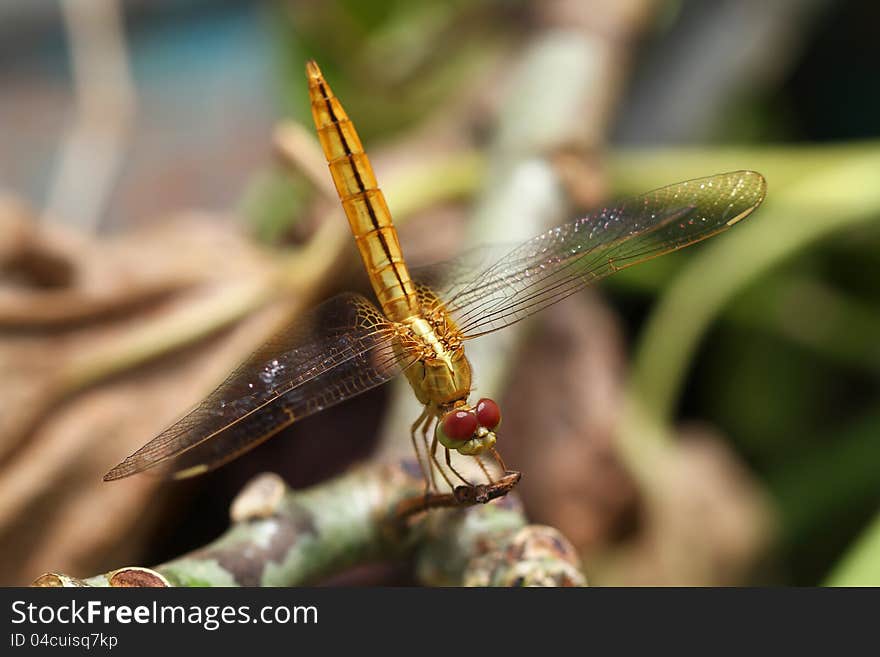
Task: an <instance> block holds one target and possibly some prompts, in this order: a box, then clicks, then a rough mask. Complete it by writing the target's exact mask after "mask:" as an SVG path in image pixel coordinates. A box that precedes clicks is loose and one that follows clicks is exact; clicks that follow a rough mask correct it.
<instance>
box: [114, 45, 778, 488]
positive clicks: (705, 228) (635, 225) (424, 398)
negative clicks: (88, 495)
mask: <svg viewBox="0 0 880 657" xmlns="http://www.w3.org/2000/svg"><path fill="white" fill-rule="evenodd" d="M306 72H307V77H308V83H309V94H310V98H311V107H312V115H313V118H314V121H315V127H316V128H317V132H318V137H319V138H320V142H321V146H322V148H323V150H324V154H325V156H326V158H327V162H328V165H329V168H330V174H331V176H332V177H333V181H334V183H335V185H336V189H337V191H338V193H339V197H340V199H341V201H342V207H343V208H344V210H345V214H346V216H347V217H348V221H349V224H350V226H351V230H352V233H353V235H354V239H355V242H356V243H357V247H358V250H359V251H360V255H361V258H362V259H363V262H364V266H365V267H366V270H367V273H368V275H369V278H370V281H371V283H372V286H373V290H374V292H375V295H376V298H377V299H378V302H379V308H377V307H376V306H375V305H374V304H373V303H371V302H370V301H369V300H368V299H366V298H364V297H363V296H361V295H358V294H342V295H339V296H336V297H334V298H332V299H330V300H329V301H326V302H324V303H323V304H321V305H320V306H318V307H317V308H316V309H314V310H313V311H311V312H310V313H308V314H306V315H305V316H301V317H299V318H298V319H297V320H295V321H294V322H292V323H291V324H290V326H288V327H287V328H286V329H285V330H283V331H282V332H280V333H279V334H278V335H276V336H275V337H274V338H273V339H271V340H270V341H269V342H268V343H267V344H265V345H263V346H262V347H261V348H260V349H259V350H258V351H257V352H256V353H254V354H253V355H252V356H251V357H250V358H248V359H247V361H246V362H244V363H243V364H242V365H241V366H239V367H238V368H237V369H236V370H235V371H234V372H233V373H232V374H231V375H230V376H229V378H227V379H226V381H224V382H223V383H222V384H221V385H220V386H219V387H218V388H217V389H216V390H215V391H214V392H213V393H211V394H210V395H209V396H208V397H207V398H206V399H205V400H204V401H202V402H201V403H200V404H199V405H198V406H197V407H196V408H195V409H193V410H192V411H191V412H189V413H188V414H187V415H185V416H184V417H183V418H182V419H180V420H178V421H177V422H176V423H174V424H173V425H171V426H170V427H169V428H167V429H166V430H165V431H163V432H162V433H161V434H159V435H158V436H157V437H156V438H154V439H153V440H151V441H150V442H149V443H147V444H146V445H144V446H143V447H141V448H140V449H139V450H137V451H136V452H135V453H134V454H132V455H131V456H129V457H128V458H126V459H125V460H124V461H123V462H122V463H120V464H119V465H117V466H116V467H114V468H113V469H112V470H110V471H109V472H108V473H107V474H106V475H105V477H104V478H105V480H112V479H119V478H122V477H127V476H129V475H132V474H134V473H137V472H141V471H143V470H147V469H150V468H153V467H156V466H160V465H162V466H165V467H166V468H168V469H170V471H171V472H172V473H174V475H175V476H177V477H185V476H190V475H195V474H199V473H202V472H205V471H207V470H210V469H212V468H215V467H217V466H219V465H222V464H223V463H226V462H227V461H230V460H231V459H234V458H235V457H237V456H239V455H240V454H242V453H243V452H245V451H247V450H249V449H251V448H252V447H254V446H256V445H258V444H259V443H261V442H263V441H264V440H266V439H268V438H269V437H271V436H272V435H274V434H276V433H277V432H278V431H280V430H281V429H283V428H285V427H287V426H289V425H291V424H293V423H294V422H296V421H298V420H300V419H302V418H304V417H307V416H309V415H311V414H313V413H316V412H318V411H321V410H323V409H325V408H328V407H330V406H333V405H335V404H338V403H339V402H341V401H344V400H346V399H349V398H351V397H354V396H355V395H359V394H361V393H362V392H364V391H366V390H369V389H371V388H373V387H375V386H378V385H381V384H383V383H385V382H387V381H389V380H390V379H392V378H393V377H395V376H396V375H398V374H400V373H403V374H404V376H406V378H407V379H408V381H409V383H410V385H411V386H412V389H413V392H414V393H415V395H416V397H417V398H418V400H419V402H421V403H422V404H423V406H424V409H423V411H422V414H421V415H420V416H419V417H418V419H417V420H416V421H415V422H414V423H413V425H412V428H411V431H410V437H411V440H412V444H413V448H414V449H415V452H416V457H417V460H418V462H419V466H420V467H421V470H422V474H423V476H424V479H425V485H426V490H427V491H430V492H432V493H434V494H437V495H439V489H438V487H437V478H436V474H435V473H439V474H440V475H441V477H442V479H443V480H444V481H445V482H446V484H447V485H448V486H449V487H450V489H462V488H463V489H465V490H473V489H474V486H475V485H474V484H473V483H472V482H471V481H470V480H468V479H467V478H465V477H464V476H463V475H462V474H461V473H460V472H459V471H458V470H457V469H456V468H455V467H454V465H453V462H452V459H451V453H452V452H458V453H459V454H462V455H465V456H469V457H473V458H474V459H476V461H477V463H478V464H479V466H480V468H481V469H482V471H483V473H484V475H485V476H486V477H487V479H488V481H489V482H496V481H498V479H496V477H499V474H500V477H501V478H503V477H504V476H506V475H508V474H510V473H508V472H507V469H506V467H505V465H504V462H503V461H502V459H501V456H500V455H499V453H498V451H497V449H496V446H495V445H496V441H497V434H496V430H497V428H498V426H499V424H500V422H501V411H500V409H499V406H498V404H497V403H496V402H495V401H493V400H491V399H478V400H475V401H472V400H471V389H472V373H471V366H470V363H469V362H468V359H467V356H466V355H465V344H466V343H467V342H468V341H469V340H472V339H474V338H478V337H479V336H481V335H485V334H487V333H490V332H492V331H497V330H499V329H502V328H504V327H507V326H510V325H511V324H513V323H515V322H518V321H520V320H521V319H523V318H525V317H528V316H529V315H532V314H534V313H536V312H538V311H540V310H542V309H544V308H546V307H547V306H549V305H551V304H554V303H556V302H557V301H559V300H561V299H564V298H565V297H567V296H569V295H571V294H574V293H575V292H577V291H579V290H581V289H583V288H584V287H586V286H588V285H591V284H593V283H595V282H596V281H598V280H600V279H602V278H604V277H605V276H608V275H609V274H612V273H614V272H616V271H618V270H620V269H624V268H626V267H630V266H632V265H635V264H638V263H640V262H643V261H645V260H648V259H650V258H654V257H656V256H659V255H662V254H665V253H668V252H670V251H675V250H677V249H681V248H683V247H686V246H688V245H690V244H694V243H695V242H699V241H701V240H703V239H706V238H707V237H711V236H712V235H715V234H716V233H720V232H721V231H724V230H726V229H727V228H729V227H730V226H733V225H734V224H735V223H737V222H739V221H741V220H742V219H743V218H745V217H746V216H748V215H749V214H750V213H751V212H752V211H753V210H754V209H755V208H757V207H758V205H760V203H761V201H762V200H763V199H764V195H765V192H766V183H765V180H764V178H763V176H761V174H759V173H756V172H753V171H735V172H732V173H723V174H718V175H714V176H710V177H706V178H699V179H695V180H689V181H687V182H680V183H676V184H673V185H669V186H667V187H662V188H660V189H656V190H654V191H651V192H648V193H646V194H644V195H642V196H638V197H633V198H629V199H626V200H623V201H621V202H619V203H617V204H615V205H612V206H609V207H607V208H605V209H602V210H600V211H597V212H594V213H592V214H590V215H588V216H585V217H582V218H579V219H576V220H574V221H571V222H569V223H567V224H564V225H562V226H558V227H556V228H552V229H550V230H548V231H546V232H545V233H543V234H541V235H538V236H536V237H534V238H532V239H530V240H528V241H526V242H524V243H522V244H520V245H519V246H515V247H513V248H511V249H509V251H508V252H506V253H503V254H502V255H501V256H500V257H495V256H494V255H493V253H496V252H495V251H493V250H488V251H486V252H485V253H486V254H487V255H486V257H485V259H484V260H485V261H484V262H483V263H482V264H481V265H479V266H476V267H474V266H473V265H471V264H466V263H471V262H472V261H475V260H476V261H479V258H476V259H475V258H473V254H471V256H470V257H469V258H467V259H464V260H462V261H460V262H459V263H458V264H457V265H456V264H455V263H453V264H452V265H451V266H450V267H449V268H448V269H447V271H449V270H455V271H457V272H458V275H457V281H456V282H455V283H453V284H450V285H446V286H445V287H444V286H442V285H440V286H437V285H431V284H427V283H425V282H424V281H423V280H420V278H419V276H415V277H413V276H411V275H410V272H409V269H408V268H407V264H406V261H405V260H404V257H403V254H402V252H401V249H400V244H399V242H398V238H397V231H396V230H395V227H394V223H393V222H392V220H391V214H390V213H389V211H388V206H387V205H386V202H385V197H384V196H383V195H382V192H381V190H380V189H379V187H378V185H377V183H376V176H375V175H374V173H373V169H372V167H371V166H370V161H369V159H368V158H367V155H366V154H365V153H364V149H363V146H362V145H361V142H360V139H359V138H358V135H357V132H356V131H355V128H354V125H353V124H352V122H351V120H350V119H349V118H348V115H347V114H346V113H345V110H343V108H342V105H341V104H340V102H339V100H338V99H337V98H336V96H335V95H334V94H333V91H332V90H331V89H330V86H329V85H328V84H327V81H326V80H325V79H324V77H323V75H322V74H321V70H320V69H319V68H318V66H317V64H315V63H314V62H309V63H308V64H307V65H306ZM477 253H478V254H479V250H478V251H477ZM462 272H464V274H465V275H464V276H462V275H461V274H462ZM380 308H381V310H380ZM432 427H433V434H432V433H431V429H432ZM440 448H442V450H443V462H442V463H441V460H440V458H439V457H438V450H439V449H440ZM484 456H485V457H487V458H489V459H491V460H490V461H489V462H488V464H487V463H484V461H483V457H484ZM499 469H500V472H499ZM490 470H495V476H494V477H493V475H492V474H491V472H490ZM515 474H516V479H515V480H518V473H515ZM515 480H514V483H515ZM458 482H461V484H463V486H462V485H461V484H460V485H458V486H456V483H458ZM472 497H473V496H471V498H472ZM461 499H468V496H467V495H464V497H463V498H461Z"/></svg>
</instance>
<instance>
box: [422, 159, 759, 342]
mask: <svg viewBox="0 0 880 657" xmlns="http://www.w3.org/2000/svg"><path fill="white" fill-rule="evenodd" d="M766 189H767V183H766V181H765V180H764V177H763V176H761V174H759V173H756V172H754V171H734V172H731V173H723V174H718V175H715V176H710V177H707V178H697V179H695V180H689V181H687V182H681V183H677V184H674V185H669V186H667V187H661V188H660V189H656V190H654V191H652V192H648V193H647V194H644V195H642V196H638V197H633V198H629V199H626V200H624V201H621V202H620V203H618V204H617V205H614V206H612V207H608V208H605V209H603V210H601V211H598V212H595V213H592V214H590V215H588V216H586V217H583V218H581V219H577V220H575V221H572V222H570V223H567V224H564V225H562V226H558V227H557V228H552V229H550V230H548V231H547V232H545V233H543V234H541V235H538V236H537V237H534V238H532V239H530V240H528V241H527V242H524V243H523V244H521V245H519V246H517V247H515V248H513V249H511V250H508V251H506V252H505V253H504V254H503V255H500V256H499V255H497V254H496V253H495V252H494V250H493V251H489V252H487V253H489V255H487V256H485V257H484V260H485V261H486V262H488V263H489V264H488V265H487V266H484V267H482V268H481V269H478V270H477V273H474V270H473V269H472V270H471V273H470V282H469V283H462V280H461V274H460V271H461V270H462V269H464V268H465V267H466V266H467V264H466V262H465V263H464V267H462V266H460V265H459V264H450V265H446V266H435V267H431V268H427V269H426V270H425V271H424V275H425V276H428V277H431V276H435V277H441V276H442V275H443V273H444V271H445V272H449V273H451V274H453V275H457V276H458V279H457V280H452V281H451V282H447V283H446V284H445V285H437V284H436V282H434V281H430V280H429V281H428V284H429V285H432V284H433V285H434V289H435V290H437V291H438V292H439V295H440V298H441V299H443V301H444V302H445V304H446V310H447V311H448V312H449V313H450V314H451V315H452V317H453V319H454V320H455V322H456V324H457V325H458V328H459V330H460V331H461V333H462V334H463V336H464V337H465V338H475V337H477V336H479V335H483V334H485V333H490V332H492V331H496V330H498V329H500V328H503V327H505V326H508V325H510V324H513V323H514V322H517V321H519V320H521V319H523V318H525V317H527V316H529V315H532V314H534V313H536V312H538V311H540V310H542V309H544V308H546V307H547V306H549V305H551V304H554V303H556V302H557V301H560V300H561V299H564V298H565V297H567V296H569V295H571V294H573V293H575V292H577V291H578V290H580V289H582V288H584V287H586V286H587V285H590V284H592V283H595V282H596V281H598V280H600V279H602V278H604V277H605V276H608V275H609V274H612V273H614V272H616V271H618V270H620V269H624V268H626V267H631V266H632V265H635V264H638V263H640V262H644V261H645V260H649V259H650V258H655V257H657V256H659V255H663V254H664V253H669V252H670V251H675V250H677V249H681V248H684V247H686V246H689V245H690V244H694V243H695V242H699V241H701V240H704V239H706V238H707V237H711V236H712V235H715V234H716V233H720V232H721V231H723V230H726V229H727V228H729V227H730V226H732V225H733V224H735V223H736V222H738V221H740V220H741V219H743V218H745V217H746V216H747V215H748V214H749V213H751V212H752V211H753V210H754V209H755V208H757V207H758V205H760V203H761V201H763V199H764V195H765V193H766ZM465 257H466V261H470V262H476V261H477V260H478V259H479V255H478V254H468V255H467V256H465ZM457 272H458V273H457Z"/></svg>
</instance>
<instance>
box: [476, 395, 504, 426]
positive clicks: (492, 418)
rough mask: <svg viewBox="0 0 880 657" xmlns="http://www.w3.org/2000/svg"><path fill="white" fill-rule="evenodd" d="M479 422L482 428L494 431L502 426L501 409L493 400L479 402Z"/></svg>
mask: <svg viewBox="0 0 880 657" xmlns="http://www.w3.org/2000/svg"><path fill="white" fill-rule="evenodd" d="M477 421H478V422H479V423H480V426H481V427H486V428H487V429H494V428H495V427H497V426H498V425H499V424H501V409H500V408H499V407H498V404H496V403H495V402H494V401H492V400H491V399H481V400H480V401H478V402H477Z"/></svg>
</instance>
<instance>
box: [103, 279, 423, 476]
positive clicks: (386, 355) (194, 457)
mask: <svg viewBox="0 0 880 657" xmlns="http://www.w3.org/2000/svg"><path fill="white" fill-rule="evenodd" d="M414 360H415V358H414V357H410V358H409V359H408V358H407V357H406V356H405V355H403V353H402V352H401V351H400V349H399V348H398V346H397V338H396V332H395V330H394V327H393V325H392V324H391V323H389V322H388V320H386V319H385V318H384V317H383V316H382V314H381V313H380V312H379V311H378V310H377V309H376V307H375V306H374V305H373V304H371V303H370V302H369V301H367V299H365V298H364V297H362V296H360V295H357V294H342V295H339V296H336V297H333V298H332V299H330V300H328V301H326V302H325V303H323V304H321V305H320V306H318V307H317V308H315V309H314V310H312V311H311V312H309V313H307V314H306V315H304V316H301V317H299V318H298V319H297V320H295V321H294V322H292V323H291V325H290V326H288V327H286V328H285V329H284V330H283V331H281V332H280V333H278V334H277V335H276V336H275V337H274V338H272V339H271V340H269V341H268V342H267V343H266V344H265V345H264V346H262V347H261V348H260V349H259V350H258V351H257V352H255V353H254V354H253V355H252V356H250V357H249V358H248V359H247V360H246V361H245V362H244V363H242V364H241V365H240V366H239V367H238V368H237V369H236V370H235V371H234V372H233V373H232V374H231V375H230V376H229V377H228V378H227V379H226V381H224V382H223V383H222V384H221V385H220V386H219V387H218V388H217V389H216V390H215V391H214V392H213V393H211V394H210V395H209V396H208V397H207V398H206V399H205V400H203V401H202V402H201V403H200V404H199V405H198V406H196V407H195V408H194V409H193V410H192V411H190V412H189V413H188V414H187V415H185V416H184V417H183V418H181V419H180V420H178V421H177V422H175V423H174V424H173V425H171V426H170V427H169V428H168V429H166V430H165V431H163V432H162V433H161V434H159V435H158V436H156V437H155V438H154V439H153V440H151V441H150V442H149V443H147V444H146V445H144V446H143V447H141V448H140V449H139V450H138V451H136V452H135V453H134V454H132V455H131V456H129V457H128V458H126V459H125V460H124V461H123V462H122V463H120V464H119V465H117V466H116V467H115V468H113V469H112V470H110V472H108V473H107V474H106V475H105V476H104V479H105V480H112V479H120V478H122V477H127V476H129V475H132V474H134V473H136V472H141V471H143V470H147V469H149V468H153V467H155V466H158V465H160V464H161V465H164V466H166V467H167V468H168V469H169V470H170V471H171V472H173V473H175V476H176V477H186V476H189V475H194V474H199V473H201V472H204V471H207V470H210V469H212V468H215V467H217V466H219V465H222V464H223V463H226V462H227V461H229V460H231V459H233V458H235V457H236V456H238V455H239V454H241V453H242V452H245V451H247V450H248V449H250V448H252V447H255V446H256V445H258V444H259V443H261V442H263V441H264V440H266V439H267V438H269V437H271V436H272V435H274V434H275V433H277V432H278V431H280V430H281V429H283V428H284V427H287V426H289V425H290V424H292V423H293V422H295V421H297V420H300V419H302V418H304V417H306V416H308V415H311V414H312V413H316V412H318V411H320V410H322V409H324V408H327V407H329V406H333V405H334V404H337V403H339V402H341V401H343V400H345V399H349V398H351V397H354V396H355V395H358V394H360V393H362V392H364V391H366V390H369V389H370V388H373V387H375V386H377V385H380V384H382V383H385V382H386V381H388V380H389V379H391V378H392V377H393V376H395V375H396V374H397V373H398V372H400V371H401V370H402V369H403V368H405V367H406V366H408V365H409V364H411V362H413V361H414Z"/></svg>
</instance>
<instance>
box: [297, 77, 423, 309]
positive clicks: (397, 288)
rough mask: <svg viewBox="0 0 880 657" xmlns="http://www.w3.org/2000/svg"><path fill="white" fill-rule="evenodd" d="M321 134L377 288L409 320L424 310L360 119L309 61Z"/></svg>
mask: <svg viewBox="0 0 880 657" xmlns="http://www.w3.org/2000/svg"><path fill="white" fill-rule="evenodd" d="M306 71H307V73H308V77H309V96H310V98H311V102H312V117H313V118H314V119H315V127H316V128H317V130H318V138H319V139H320V141H321V147H322V148H323V149H324V156H325V157H326V158H327V163H328V165H329V166H330V173H331V175H332V176H333V182H334V183H335V185H336V191H337V192H338V193H339V198H340V199H341V201H342V207H343V209H344V210H345V215H346V216H347V217H348V223H349V225H350V226H351V231H352V233H353V234H354V238H355V241H356V243H357V247H358V250H359V251H360V254H361V258H362V259H363V261H364V266H365V267H366V268H367V273H368V274H369V276H370V281H371V282H372V284H373V290H374V291H375V293H376V297H377V298H378V300H379V303H380V304H381V305H382V310H383V311H384V312H385V315H386V316H387V317H388V318H389V319H391V320H394V321H403V320H405V319H407V318H408V317H412V316H413V315H415V314H417V313H418V302H417V299H416V291H415V287H414V285H413V283H412V280H411V279H410V277H409V271H407V268H406V264H405V262H404V260H403V255H402V253H401V250H400V243H399V241H398V239H397V230H396V229H395V228H394V224H393V223H392V221H391V213H390V212H389V211H388V205H387V204H386V203H385V197H384V196H383V194H382V190H380V189H379V187H378V186H377V184H376V176H375V174H374V173H373V167H372V166H371V165H370V160H369V159H368V158H367V155H366V153H364V149H363V146H362V145H361V141H360V139H359V138H358V135H357V132H356V131H355V129H354V125H353V124H352V122H351V120H349V118H348V115H347V114H346V113H345V110H344V109H342V105H341V104H340V103H339V100H338V99H337V98H336V96H334V95H333V91H332V90H331V89H330V86H329V85H328V84H327V81H326V80H324V76H323V75H322V74H321V70H320V69H319V68H318V65H317V64H315V63H314V62H309V63H308V64H307V65H306Z"/></svg>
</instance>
